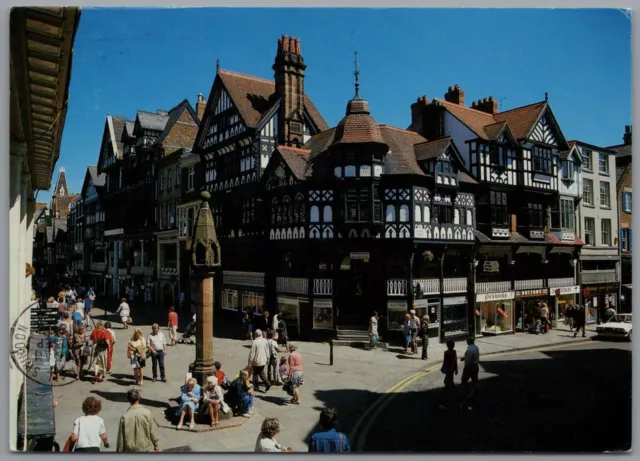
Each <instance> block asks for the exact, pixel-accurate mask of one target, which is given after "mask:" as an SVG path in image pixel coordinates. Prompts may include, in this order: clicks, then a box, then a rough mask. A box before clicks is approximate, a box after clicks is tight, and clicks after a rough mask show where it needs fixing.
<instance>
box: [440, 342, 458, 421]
mask: <svg viewBox="0 0 640 461" xmlns="http://www.w3.org/2000/svg"><path fill="white" fill-rule="evenodd" d="M440 371H441V372H442V374H444V388H443V390H442V392H441V394H440V405H439V406H440V409H442V410H444V409H445V408H446V407H447V406H448V404H449V403H451V401H452V400H453V402H454V403H455V404H456V405H457V403H458V398H457V395H456V384H455V382H454V380H453V375H457V374H458V356H457V353H456V350H455V343H454V342H453V340H452V339H450V340H448V341H447V350H446V351H444V357H443V359H442V367H441V368H440Z"/></svg>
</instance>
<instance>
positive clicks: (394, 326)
mask: <svg viewBox="0 0 640 461" xmlns="http://www.w3.org/2000/svg"><path fill="white" fill-rule="evenodd" d="M406 313H407V303H406V302H401V301H391V302H389V303H388V304H387V329H389V330H402V328H403V325H404V316H405V314H406Z"/></svg>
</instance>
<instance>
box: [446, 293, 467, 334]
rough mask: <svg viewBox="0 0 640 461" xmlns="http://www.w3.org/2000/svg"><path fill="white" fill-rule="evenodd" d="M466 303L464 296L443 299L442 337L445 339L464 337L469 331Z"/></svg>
mask: <svg viewBox="0 0 640 461" xmlns="http://www.w3.org/2000/svg"><path fill="white" fill-rule="evenodd" d="M467 306H468V302H467V298H465V297H464V296H461V297H456V298H444V299H443V305H442V336H443V338H445V339H448V338H452V337H455V336H461V335H466V334H467V333H468V331H469V324H468V320H467V319H468V317H467V313H468V307H467Z"/></svg>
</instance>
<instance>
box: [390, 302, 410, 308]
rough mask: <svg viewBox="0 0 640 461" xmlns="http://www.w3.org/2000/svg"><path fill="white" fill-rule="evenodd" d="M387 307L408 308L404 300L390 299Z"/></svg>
mask: <svg viewBox="0 0 640 461" xmlns="http://www.w3.org/2000/svg"><path fill="white" fill-rule="evenodd" d="M387 309H404V310H407V303H406V302H402V301H389V302H388V303H387Z"/></svg>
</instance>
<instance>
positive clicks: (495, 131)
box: [484, 121, 507, 141]
mask: <svg viewBox="0 0 640 461" xmlns="http://www.w3.org/2000/svg"><path fill="white" fill-rule="evenodd" d="M506 125H507V122H505V121H502V122H497V123H494V124H492V125H487V126H485V127H484V132H485V134H486V136H487V139H489V140H491V141H495V140H496V139H498V136H500V133H502V130H503V129H504V127H505V126H506Z"/></svg>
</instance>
